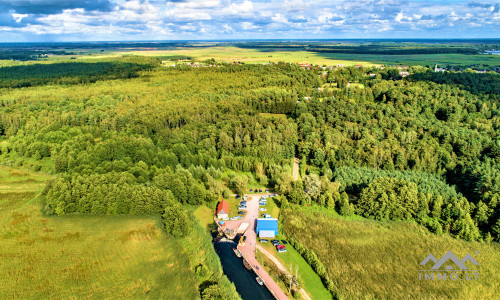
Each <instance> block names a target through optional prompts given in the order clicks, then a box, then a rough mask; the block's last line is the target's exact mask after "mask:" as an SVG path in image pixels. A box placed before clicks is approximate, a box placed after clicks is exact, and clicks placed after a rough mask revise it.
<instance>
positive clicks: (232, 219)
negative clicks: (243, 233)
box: [229, 217, 238, 221]
mask: <svg viewBox="0 0 500 300" xmlns="http://www.w3.org/2000/svg"><path fill="white" fill-rule="evenodd" d="M229 220H231V221H236V220H238V217H232V218H231V219H229Z"/></svg>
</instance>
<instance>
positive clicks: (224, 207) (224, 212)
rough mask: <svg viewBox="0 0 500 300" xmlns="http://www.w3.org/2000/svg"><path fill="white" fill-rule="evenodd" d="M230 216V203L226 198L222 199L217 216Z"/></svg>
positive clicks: (221, 217) (220, 217)
mask: <svg viewBox="0 0 500 300" xmlns="http://www.w3.org/2000/svg"><path fill="white" fill-rule="evenodd" d="M228 217H229V203H227V201H226V200H224V199H222V201H221V202H219V204H218V205H217V218H219V219H223V218H228Z"/></svg>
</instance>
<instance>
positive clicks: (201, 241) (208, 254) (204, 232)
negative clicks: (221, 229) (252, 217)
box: [182, 205, 240, 300]
mask: <svg viewBox="0 0 500 300" xmlns="http://www.w3.org/2000/svg"><path fill="white" fill-rule="evenodd" d="M192 215H193V216H194V218H193V223H194V224H193V231H192V232H191V233H190V235H189V236H187V237H186V238H185V239H183V240H182V243H183V245H184V247H185V249H187V252H188V253H187V254H188V255H187V256H188V257H189V260H190V262H191V267H192V268H194V269H195V270H196V275H197V277H198V283H199V285H200V286H202V287H203V286H207V285H211V284H213V283H218V284H219V286H220V288H221V296H222V299H228V300H232V299H235V300H237V299H240V296H239V295H238V292H237V291H236V288H235V286H234V284H233V283H231V282H230V281H229V279H228V278H227V276H226V275H224V273H223V270H222V265H221V263H220V260H219V257H218V256H217V253H215V250H214V247H213V245H212V237H211V235H210V233H211V231H212V230H216V226H215V223H214V221H213V210H212V209H210V208H209V207H207V206H204V205H201V206H198V207H196V208H195V207H193V208H192ZM208 216H209V217H208Z"/></svg>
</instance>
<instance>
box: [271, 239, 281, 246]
mask: <svg viewBox="0 0 500 300" xmlns="http://www.w3.org/2000/svg"><path fill="white" fill-rule="evenodd" d="M271 244H273V246H275V247H276V246H278V245H280V241H278V240H272V241H271Z"/></svg>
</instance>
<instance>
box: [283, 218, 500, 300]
mask: <svg viewBox="0 0 500 300" xmlns="http://www.w3.org/2000/svg"><path fill="white" fill-rule="evenodd" d="M282 214H283V217H282V220H283V228H284V230H285V231H286V234H287V235H288V236H293V237H294V238H295V239H296V240H298V241H299V242H301V243H302V244H304V245H306V247H308V248H309V249H312V250H314V251H315V252H316V253H317V255H318V257H319V259H320V260H321V262H322V263H323V264H324V265H325V267H326V268H327V272H328V274H329V276H330V278H331V279H332V280H333V282H334V283H335V284H336V287H337V289H338V293H339V296H340V297H341V298H342V299H360V298H363V299H408V298H413V299H498V295H499V294H498V293H499V291H500V272H499V270H500V246H499V245H498V244H486V243H479V242H466V241H463V240H457V239H454V238H452V237H449V236H437V235H434V234H431V233H429V232H428V231H427V230H425V229H424V228H423V227H421V226H419V225H416V224H413V223H404V222H387V223H381V222H376V221H371V220H366V219H362V218H349V219H346V218H342V217H339V216H336V215H335V213H328V212H324V211H322V210H317V209H314V208H297V209H294V210H291V209H286V210H284V211H282ZM447 251H452V252H453V253H454V254H455V255H456V256H457V257H458V258H459V259H462V258H463V257H464V256H465V255H466V254H467V253H470V254H471V255H472V256H473V257H474V258H475V259H476V260H477V261H478V263H479V271H480V274H479V276H478V280H470V281H466V280H456V281H453V280H449V279H448V280H419V275H418V274H419V270H420V269H421V266H420V265H419V263H420V262H421V261H422V260H423V259H425V258H426V257H427V255H429V253H432V254H434V256H435V257H436V258H437V259H440V258H441V257H442V256H443V255H444V254H445V253H446V252H447ZM468 266H469V268H472V267H473V265H468ZM476 268H477V267H476ZM470 277H471V278H473V276H472V274H470Z"/></svg>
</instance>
